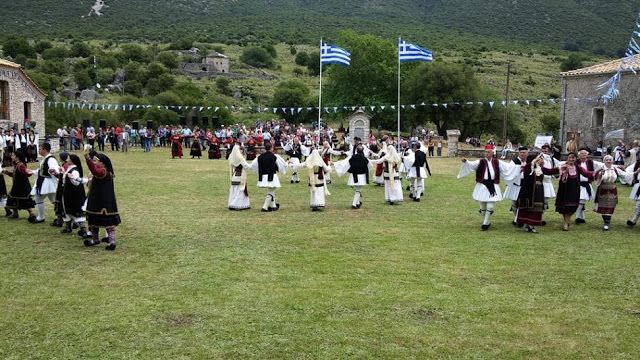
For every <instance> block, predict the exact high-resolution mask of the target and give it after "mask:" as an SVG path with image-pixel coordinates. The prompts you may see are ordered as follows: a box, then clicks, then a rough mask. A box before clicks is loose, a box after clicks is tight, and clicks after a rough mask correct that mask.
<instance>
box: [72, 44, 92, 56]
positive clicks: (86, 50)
mask: <svg viewBox="0 0 640 360" xmlns="http://www.w3.org/2000/svg"><path fill="white" fill-rule="evenodd" d="M71 56H72V57H81V58H86V57H89V56H91V48H90V47H89V45H87V44H85V43H84V42H82V41H75V42H74V43H73V44H72V45H71Z"/></svg>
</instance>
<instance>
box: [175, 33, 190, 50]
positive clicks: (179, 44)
mask: <svg viewBox="0 0 640 360" xmlns="http://www.w3.org/2000/svg"><path fill="white" fill-rule="evenodd" d="M192 47H193V37H191V36H186V37H181V38H180V39H178V40H177V41H174V42H172V43H171V44H170V45H169V50H189V49H191V48H192Z"/></svg>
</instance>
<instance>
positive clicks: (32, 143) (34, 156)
mask: <svg viewBox="0 0 640 360" xmlns="http://www.w3.org/2000/svg"><path fill="white" fill-rule="evenodd" d="M37 161H38V138H37V137H36V135H35V134H34V133H33V130H29V135H27V162H37Z"/></svg>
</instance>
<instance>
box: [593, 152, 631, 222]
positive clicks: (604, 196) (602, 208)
mask: <svg viewBox="0 0 640 360" xmlns="http://www.w3.org/2000/svg"><path fill="white" fill-rule="evenodd" d="M595 174H596V182H597V184H598V189H597V190H596V198H595V200H594V203H593V210H594V211H595V212H597V213H598V214H600V215H602V221H604V226H603V227H602V230H604V231H607V230H609V227H610V226H611V217H612V216H613V212H614V211H615V210H616V205H618V188H617V187H616V181H617V180H618V178H619V177H621V178H625V177H626V175H627V174H626V173H625V172H624V166H623V165H620V166H619V167H616V166H613V156H611V155H607V156H605V157H604V166H603V167H602V168H601V169H600V170H599V171H596V172H595Z"/></svg>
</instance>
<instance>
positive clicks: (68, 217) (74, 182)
mask: <svg viewBox="0 0 640 360" xmlns="http://www.w3.org/2000/svg"><path fill="white" fill-rule="evenodd" d="M66 165H67V167H66V170H65V171H64V172H63V173H62V174H63V178H62V180H61V182H64V184H63V187H62V188H63V190H62V208H63V212H64V219H63V220H64V223H65V227H64V228H63V229H62V230H61V231H60V232H61V233H63V234H66V233H71V227H72V225H73V224H74V223H75V224H77V225H78V227H80V230H78V236H81V237H85V236H86V235H87V227H86V225H85V221H86V216H85V210H86V200H87V195H86V193H85V191H84V186H85V185H86V184H87V182H88V180H87V179H86V178H84V173H83V171H82V163H81V162H80V158H79V157H78V155H75V154H70V155H69V156H68V157H67V160H66Z"/></svg>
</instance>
